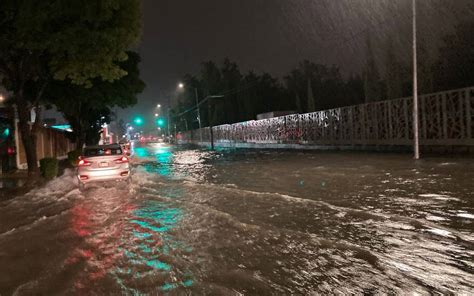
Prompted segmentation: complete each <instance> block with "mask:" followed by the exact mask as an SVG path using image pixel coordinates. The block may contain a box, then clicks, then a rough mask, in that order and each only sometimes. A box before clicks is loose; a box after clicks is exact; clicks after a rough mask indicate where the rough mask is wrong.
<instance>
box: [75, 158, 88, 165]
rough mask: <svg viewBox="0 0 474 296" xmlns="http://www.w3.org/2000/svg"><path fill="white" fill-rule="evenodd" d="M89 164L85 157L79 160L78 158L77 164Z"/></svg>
mask: <svg viewBox="0 0 474 296" xmlns="http://www.w3.org/2000/svg"><path fill="white" fill-rule="evenodd" d="M90 165H91V163H90V162H88V161H87V160H85V159H81V160H79V162H78V163H77V166H90Z"/></svg>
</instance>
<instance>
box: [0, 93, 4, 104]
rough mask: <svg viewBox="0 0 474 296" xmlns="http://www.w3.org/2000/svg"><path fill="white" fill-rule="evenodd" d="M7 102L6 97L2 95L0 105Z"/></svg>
mask: <svg viewBox="0 0 474 296" xmlns="http://www.w3.org/2000/svg"><path fill="white" fill-rule="evenodd" d="M4 101H5V96H3V95H0V103H3V102H4Z"/></svg>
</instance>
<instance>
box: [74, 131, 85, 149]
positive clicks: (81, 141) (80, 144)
mask: <svg viewBox="0 0 474 296" xmlns="http://www.w3.org/2000/svg"><path fill="white" fill-rule="evenodd" d="M84 143H85V140H84V136H82V135H80V136H78V137H77V139H76V150H79V151H80V150H82V147H84Z"/></svg>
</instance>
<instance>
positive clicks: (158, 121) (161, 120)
mask: <svg viewBox="0 0 474 296" xmlns="http://www.w3.org/2000/svg"><path fill="white" fill-rule="evenodd" d="M156 124H157V125H158V126H164V125H165V121H164V120H163V119H161V118H160V119H158V120H157V121H156Z"/></svg>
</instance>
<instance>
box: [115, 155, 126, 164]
mask: <svg viewBox="0 0 474 296" xmlns="http://www.w3.org/2000/svg"><path fill="white" fill-rule="evenodd" d="M127 162H128V158H127V157H125V156H122V157H120V158H119V159H116V160H115V163H127Z"/></svg>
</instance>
